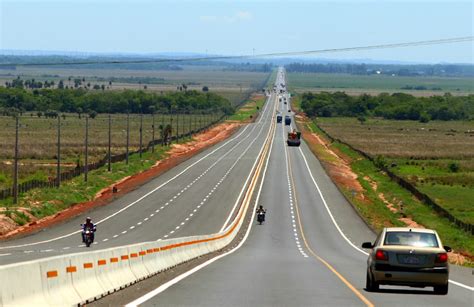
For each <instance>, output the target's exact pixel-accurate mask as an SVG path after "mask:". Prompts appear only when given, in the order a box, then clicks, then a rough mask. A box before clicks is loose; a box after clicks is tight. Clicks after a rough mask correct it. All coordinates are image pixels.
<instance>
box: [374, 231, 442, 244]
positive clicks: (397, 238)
mask: <svg viewBox="0 0 474 307" xmlns="http://www.w3.org/2000/svg"><path fill="white" fill-rule="evenodd" d="M383 244H384V245H406V246H415V247H439V244H438V240H437V239H436V236H435V235H434V234H433V233H424V232H415V231H410V232H407V231H390V232H387V233H386V234H385V240H384V243H383Z"/></svg>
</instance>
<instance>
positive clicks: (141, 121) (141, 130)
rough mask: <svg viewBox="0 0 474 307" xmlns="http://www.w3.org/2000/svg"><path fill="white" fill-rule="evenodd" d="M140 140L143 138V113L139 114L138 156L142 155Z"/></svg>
mask: <svg viewBox="0 0 474 307" xmlns="http://www.w3.org/2000/svg"><path fill="white" fill-rule="evenodd" d="M142 140H143V113H142V114H140V151H139V154H140V158H141V157H142Z"/></svg>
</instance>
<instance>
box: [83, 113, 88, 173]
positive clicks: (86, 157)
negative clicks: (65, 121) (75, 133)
mask: <svg viewBox="0 0 474 307" xmlns="http://www.w3.org/2000/svg"><path fill="white" fill-rule="evenodd" d="M85 143H86V144H85V145H86V146H85V147H86V148H85V150H86V152H85V161H84V181H85V182H87V179H88V178H87V176H88V171H89V165H88V163H89V116H87V115H86V140H85Z"/></svg>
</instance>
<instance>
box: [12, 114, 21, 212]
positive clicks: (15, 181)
mask: <svg viewBox="0 0 474 307" xmlns="http://www.w3.org/2000/svg"><path fill="white" fill-rule="evenodd" d="M19 116H20V115H19V114H15V161H14V166H13V203H15V204H18V128H19V123H18V121H19V119H18V117H19Z"/></svg>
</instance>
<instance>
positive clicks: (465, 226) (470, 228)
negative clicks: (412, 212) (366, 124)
mask: <svg viewBox="0 0 474 307" xmlns="http://www.w3.org/2000/svg"><path fill="white" fill-rule="evenodd" d="M318 128H319V129H320V130H321V131H322V132H323V133H324V134H325V135H326V136H327V137H328V139H330V140H331V142H338V143H340V144H343V145H345V146H347V147H349V148H350V149H352V150H353V151H355V152H357V153H359V154H360V155H361V156H363V157H365V158H366V159H368V160H370V161H372V162H374V157H372V156H370V155H369V154H367V153H365V152H363V151H362V150H359V149H357V148H355V147H354V146H352V145H350V144H348V143H346V142H344V141H342V140H340V139H338V138H335V137H332V136H331V135H330V134H329V133H328V132H326V130H324V129H323V128H321V126H319V125H318ZM377 167H378V168H379V169H380V170H382V171H384V172H385V173H386V174H387V175H388V176H389V177H390V178H391V179H392V180H393V181H395V182H396V183H397V184H398V185H400V186H401V187H402V188H404V189H406V190H408V191H410V192H411V193H412V194H413V195H414V196H415V197H416V198H417V199H418V200H420V201H422V202H423V203H425V204H426V205H428V206H430V207H431V208H432V209H433V210H434V211H435V212H436V213H437V214H438V215H440V216H442V217H445V218H447V219H448V220H449V221H450V222H452V223H454V224H455V225H456V226H457V227H459V228H460V229H462V230H464V231H466V232H468V233H470V234H474V225H473V224H470V223H466V222H464V221H461V220H460V219H458V218H457V217H455V216H454V215H452V214H451V213H450V212H449V211H447V210H446V209H445V208H443V207H442V206H440V205H439V204H437V203H436V202H435V201H434V200H433V199H432V198H431V197H429V196H428V195H426V194H425V193H423V192H421V191H420V190H418V189H417V188H416V187H415V186H414V185H413V184H412V183H411V182H409V181H407V180H406V179H405V178H402V177H401V176H398V175H397V174H395V173H394V172H392V171H391V170H390V169H389V168H388V167H386V166H380V165H379V166H377Z"/></svg>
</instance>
